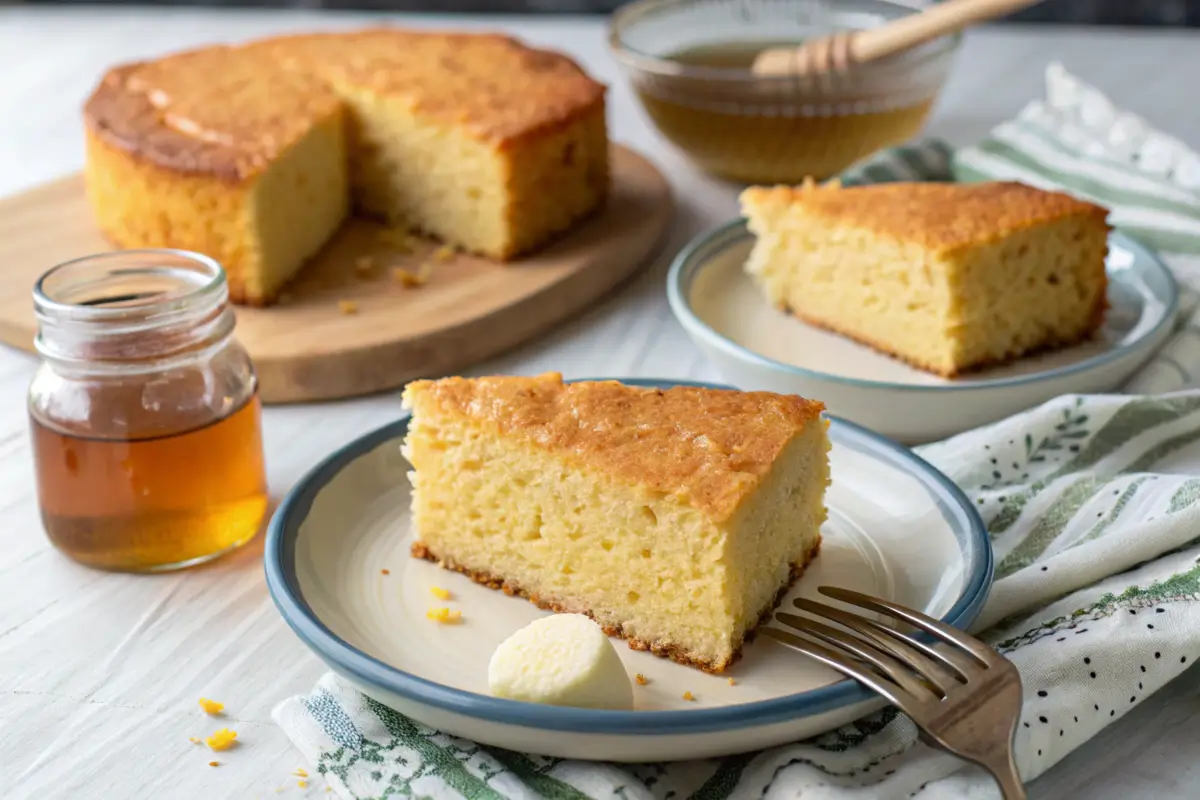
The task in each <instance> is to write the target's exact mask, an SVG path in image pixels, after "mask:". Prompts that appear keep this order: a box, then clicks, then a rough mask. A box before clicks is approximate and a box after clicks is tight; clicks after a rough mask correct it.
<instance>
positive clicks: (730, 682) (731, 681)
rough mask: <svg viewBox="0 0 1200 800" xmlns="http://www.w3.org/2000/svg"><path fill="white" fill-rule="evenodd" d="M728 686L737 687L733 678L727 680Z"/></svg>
mask: <svg viewBox="0 0 1200 800" xmlns="http://www.w3.org/2000/svg"><path fill="white" fill-rule="evenodd" d="M729 685H730V686H737V681H735V680H734V679H733V678H730V679H729Z"/></svg>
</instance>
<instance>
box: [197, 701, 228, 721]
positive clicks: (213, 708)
mask: <svg viewBox="0 0 1200 800" xmlns="http://www.w3.org/2000/svg"><path fill="white" fill-rule="evenodd" d="M200 707H201V708H203V709H204V713H205V714H208V715H209V716H210V717H215V716H216V715H217V714H220V713H221V712H222V711H224V710H225V704H224V703H218V702H217V701H216V700H209V699H208V698H207V697H201V698H200Z"/></svg>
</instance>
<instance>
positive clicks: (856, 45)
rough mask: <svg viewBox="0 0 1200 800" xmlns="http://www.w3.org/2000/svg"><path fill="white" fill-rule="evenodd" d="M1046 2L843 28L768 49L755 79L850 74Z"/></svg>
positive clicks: (947, 8)
mask: <svg viewBox="0 0 1200 800" xmlns="http://www.w3.org/2000/svg"><path fill="white" fill-rule="evenodd" d="M1040 2H1041V0H946V2H943V3H938V4H936V5H932V6H930V7H929V8H927V9H925V10H924V11H922V12H920V13H919V14H910V15H908V16H905V17H901V18H899V19H896V20H893V21H891V22H889V23H887V24H886V25H880V26H879V27H877V28H865V29H861V30H844V31H837V32H835V33H831V34H829V35H827V36H820V37H817V38H813V39H809V40H808V41H806V42H804V43H803V44H801V45H799V46H798V47H775V48H771V49H769V50H763V51H762V52H761V53H759V54H758V55H757V56H755V58H754V64H753V66H752V67H751V69H752V70H753V71H754V73H755V74H756V75H762V76H784V75H820V74H823V73H833V72H846V71H848V70H849V69H850V68H851V67H853V66H854V65H856V64H862V63H865V62H867V61H874V60H876V59H879V58H885V57H886V56H890V55H894V54H896V53H900V52H903V51H905V50H908V49H910V48H913V47H916V46H918V45H921V44H924V43H925V42H928V41H931V40H933V39H936V38H938V37H939V36H945V35H946V34H948V33H957V32H958V31H961V30H962V29H963V28H966V27H968V26H970V25H973V24H974V23H976V22H985V21H987V20H991V19H995V18H997V17H1003V16H1005V15H1006V14H1011V13H1013V12H1014V11H1020V10H1021V9H1023V8H1028V7H1029V6H1032V5H1036V4H1037V3H1040Z"/></svg>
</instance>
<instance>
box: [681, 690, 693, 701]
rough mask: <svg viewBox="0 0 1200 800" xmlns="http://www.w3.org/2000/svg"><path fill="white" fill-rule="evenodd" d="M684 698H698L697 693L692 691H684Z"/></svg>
mask: <svg viewBox="0 0 1200 800" xmlns="http://www.w3.org/2000/svg"><path fill="white" fill-rule="evenodd" d="M683 699H684V700H695V699H696V695H694V694H692V693H691V692H684V693H683Z"/></svg>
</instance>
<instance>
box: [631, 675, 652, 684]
mask: <svg viewBox="0 0 1200 800" xmlns="http://www.w3.org/2000/svg"><path fill="white" fill-rule="evenodd" d="M633 681H634V683H636V684H637V685H638V686H645V685H646V684H647V683H649V681H647V680H646V676H645V675H643V674H642V673H640V672H639V673H638V674H637V675H634V676H633Z"/></svg>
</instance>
